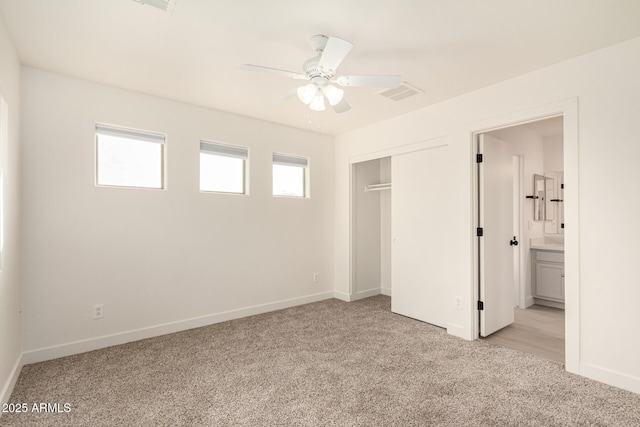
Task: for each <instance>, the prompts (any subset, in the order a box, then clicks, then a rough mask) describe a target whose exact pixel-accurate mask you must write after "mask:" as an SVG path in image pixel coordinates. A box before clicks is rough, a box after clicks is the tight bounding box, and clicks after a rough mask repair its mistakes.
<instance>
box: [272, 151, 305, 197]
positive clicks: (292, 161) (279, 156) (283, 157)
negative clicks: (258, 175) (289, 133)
mask: <svg viewBox="0 0 640 427" xmlns="http://www.w3.org/2000/svg"><path fill="white" fill-rule="evenodd" d="M309 163H310V161H309V157H306V156H301V155H297V154H286V153H280V152H273V154H272V163H271V195H272V196H273V197H283V198H289V199H309V198H310V197H311V194H310V193H311V192H310V185H309V181H310V180H309ZM273 165H283V166H295V167H300V168H302V169H303V173H302V191H303V194H302V196H292V195H287V194H274V189H273Z"/></svg>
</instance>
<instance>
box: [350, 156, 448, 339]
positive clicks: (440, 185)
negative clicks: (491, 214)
mask: <svg viewBox="0 0 640 427" xmlns="http://www.w3.org/2000/svg"><path fill="white" fill-rule="evenodd" d="M351 173H352V175H351V178H352V179H351V185H352V188H351V221H352V223H351V275H352V277H351V298H352V299H360V298H366V297H368V296H373V295H378V294H380V293H383V294H386V295H391V310H392V311H393V312H394V313H398V314H402V315H404V316H408V317H412V318H414V319H418V320H422V321H424V322H428V323H431V324H434V325H437V326H442V327H446V325H447V309H448V307H449V306H450V304H447V301H448V299H449V298H448V297H449V295H448V294H449V292H450V291H449V289H450V284H449V283H448V280H449V276H450V274H449V273H450V268H451V267H450V263H451V262H450V259H451V257H450V253H449V250H448V249H449V248H448V241H449V238H450V233H451V232H452V229H451V227H450V225H449V222H450V218H449V215H448V214H447V209H445V208H444V207H446V206H448V204H449V203H450V198H451V194H450V192H449V191H448V186H447V176H448V175H449V173H450V172H449V169H448V156H447V145H434V146H432V147H431V148H425V149H416V150H412V151H407V152H403V153H398V154H394V155H392V156H390V157H384V158H380V159H374V160H368V161H363V162H359V163H353V164H352V170H351Z"/></svg>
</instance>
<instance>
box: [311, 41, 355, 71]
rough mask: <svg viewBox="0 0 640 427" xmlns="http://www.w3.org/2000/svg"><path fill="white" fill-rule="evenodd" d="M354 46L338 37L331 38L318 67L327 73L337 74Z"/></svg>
mask: <svg viewBox="0 0 640 427" xmlns="http://www.w3.org/2000/svg"><path fill="white" fill-rule="evenodd" d="M352 47H353V44H352V43H351V42H349V41H347V40H343V39H341V38H338V37H329V40H327V44H326V46H325V47H324V50H323V51H322V56H321V57H320V62H318V66H319V67H320V69H322V70H324V71H325V72H335V71H336V69H338V65H340V63H341V62H342V61H343V60H344V58H345V57H346V56H347V54H348V53H349V51H350V50H351V48H352Z"/></svg>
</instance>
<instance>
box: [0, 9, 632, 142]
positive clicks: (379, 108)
mask: <svg viewBox="0 0 640 427" xmlns="http://www.w3.org/2000/svg"><path fill="white" fill-rule="evenodd" d="M0 12H1V13H2V15H3V17H4V20H5V22H6V25H7V27H8V29H9V32H10V34H11V36H12V38H13V42H14V44H15V46H16V48H17V50H18V53H19V55H20V57H21V60H22V62H23V64H25V65H28V66H31V67H36V68H41V69H45V70H51V71H54V72H59V73H63V74H67V75H70V76H74V77H78V78H82V79H86V80H92V81H96V82H101V83H106V84H110V85H114V86H118V87H122V88H126V89H131V90H135V91H138V92H143V93H148V94H152V95H157V96H161V97H165V98H170V99H174V100H179V101H184V102H188V103H191V104H196V105H201V106H205V107H210V108H215V109H219V110H225V111H230V112H233V113H237V114H242V115H245V116H250V117H255V118H258V119H262V120H268V121H271V122H275V123H281V124H284V125H288V126H293V127H298V128H303V129H309V130H313V131H319V132H322V133H325V134H329V135H337V134H340V133H343V132H347V131H349V130H352V129H355V128H358V127H361V126H364V125H367V124H369V123H373V122H377V121H380V120H384V119H387V118H390V117H393V116H396V115H399V114H403V113H406V112H408V111H411V110H415V109H418V108H421V107H424V106H427V105H430V104H434V103H437V102H440V101H442V100H445V99H448V98H451V97H454V96H457V95H460V94H463V93H466V92H470V91H473V90H476V89H479V88H482V87H485V86H488V85H490V84H493V83H496V82H499V81H502V80H505V79H508V78H511V77H515V76H518V75H521V74H524V73H527V72H529V71H532V70H536V69H539V68H542V67H545V66H548V65H551V64H554V63H557V62H559V61H562V60H565V59H568V58H571V57H575V56H578V55H581V54H583V53H586V52H590V51H593V50H596V49H600V48H603V47H605V46H608V45H611V44H615V43H619V42H622V41H624V40H628V39H630V38H634V37H638V36H640V1H638V0H562V1H559V0H482V1H478V0H447V1H444V0H394V1H391V0H323V1H308V0H271V1H267V0H215V1H213V0H177V3H176V5H175V8H174V10H173V13H171V14H169V13H165V12H162V11H160V10H158V9H155V8H153V7H151V6H149V5H144V6H143V5H140V4H138V3H136V2H135V1H133V0H55V1H54V0H0ZM314 34H326V35H328V36H337V37H341V38H345V39H347V40H350V41H351V42H352V43H353V44H354V48H353V50H352V51H351V53H350V54H349V55H348V56H347V58H346V59H345V61H344V62H343V63H342V65H341V66H340V68H339V72H338V74H400V75H402V77H403V79H404V80H405V81H407V82H409V83H411V84H412V85H414V86H417V87H419V88H421V89H423V90H425V93H424V94H422V95H417V96H414V97H411V98H407V99H406V100H403V101H399V102H396V101H392V100H389V99H387V98H383V97H381V96H379V95H377V94H376V93H377V92H378V90H376V89H370V88H346V89H345V92H346V98H347V100H348V101H349V103H350V104H351V106H352V110H351V111H349V112H346V113H343V114H336V113H335V112H333V111H332V110H327V111H325V112H322V113H315V112H311V111H310V110H309V109H308V108H307V107H306V106H304V105H303V104H301V103H300V101H298V100H297V99H296V98H293V99H290V100H289V101H287V102H286V103H285V104H282V105H280V106H277V107H269V106H268V103H269V101H271V100H272V99H274V98H276V97H278V96H279V95H281V94H282V93H284V92H286V91H288V90H290V89H291V88H294V87H296V86H298V85H300V84H301V81H299V80H290V79H287V78H285V77H281V76H278V75H272V74H266V73H264V74H263V73H257V72H251V71H246V70H241V69H239V66H240V64H244V63H251V64H258V65H264V66H268V67H274V68H281V69H286V70H292V71H301V66H302V63H303V62H304V61H305V60H306V59H308V58H310V57H312V56H314V52H313V51H312V50H311V48H310V47H309V45H308V38H309V37H311V36H312V35H314ZM309 119H311V120H312V122H313V124H312V125H309V124H308V122H309ZM318 120H319V121H320V128H319V129H318V128H317V122H318Z"/></svg>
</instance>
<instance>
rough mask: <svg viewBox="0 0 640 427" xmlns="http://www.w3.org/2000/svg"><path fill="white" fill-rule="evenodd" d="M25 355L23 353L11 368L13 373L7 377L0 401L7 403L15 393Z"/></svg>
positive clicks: (0, 413) (0, 394) (0, 414)
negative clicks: (14, 389)
mask: <svg viewBox="0 0 640 427" xmlns="http://www.w3.org/2000/svg"><path fill="white" fill-rule="evenodd" d="M23 359H24V357H23V355H22V354H21V355H20V356H19V357H18V360H16V363H15V364H14V365H13V369H12V370H11V374H10V375H9V378H7V382H6V383H5V384H4V386H3V387H2V393H0V403H7V402H8V401H9V398H10V397H11V393H13V388H14V387H15V385H16V382H17V381H18V377H19V376H20V371H21V370H22V367H23V366H24V362H23ZM1 416H2V412H1V411H0V417H1Z"/></svg>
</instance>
